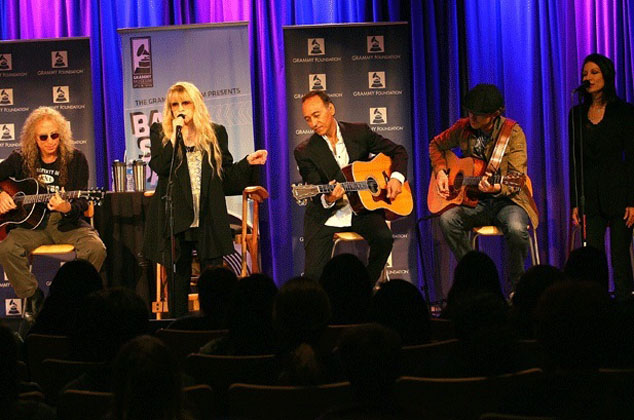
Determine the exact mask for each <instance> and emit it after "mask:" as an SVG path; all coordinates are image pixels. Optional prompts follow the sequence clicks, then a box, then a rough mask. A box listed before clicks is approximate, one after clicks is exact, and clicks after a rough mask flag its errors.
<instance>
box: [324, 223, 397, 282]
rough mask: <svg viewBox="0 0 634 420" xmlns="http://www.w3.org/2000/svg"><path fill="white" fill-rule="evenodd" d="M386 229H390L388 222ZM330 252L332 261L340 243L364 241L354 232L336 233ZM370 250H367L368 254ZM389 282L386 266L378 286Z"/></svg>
mask: <svg viewBox="0 0 634 420" xmlns="http://www.w3.org/2000/svg"><path fill="white" fill-rule="evenodd" d="M387 225H388V227H390V222H387ZM332 240H333V242H332V252H331V253H330V258H331V259H332V258H333V257H334V256H335V251H336V249H337V245H338V244H339V243H341V242H357V241H365V238H364V237H363V236H361V235H359V234H358V233H356V232H337V233H335V234H334V235H333V237H332ZM369 253H370V250H369V249H368V254H369ZM387 281H390V276H389V275H388V273H387V264H385V266H384V267H383V271H381V276H380V277H379V280H378V281H377V283H378V284H381V283H385V282H387Z"/></svg>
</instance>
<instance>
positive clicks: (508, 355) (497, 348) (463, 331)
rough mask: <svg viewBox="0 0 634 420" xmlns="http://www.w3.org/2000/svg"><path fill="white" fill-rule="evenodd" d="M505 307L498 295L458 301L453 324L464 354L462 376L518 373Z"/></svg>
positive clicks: (482, 294)
mask: <svg viewBox="0 0 634 420" xmlns="http://www.w3.org/2000/svg"><path fill="white" fill-rule="evenodd" d="M508 313H509V307H508V304H507V303H506V302H505V301H504V300H503V299H500V296H499V295H496V294H493V293H490V292H480V293H477V294H474V295H473V296H470V297H466V298H465V299H461V300H460V302H459V303H458V305H456V306H455V307H454V308H453V317H452V322H453V324H454V329H455V332H456V338H457V339H458V340H460V343H461V346H462V349H463V352H462V355H463V356H462V359H461V360H460V361H459V363H456V364H460V368H458V370H459V369H463V371H462V376H489V375H499V374H503V373H510V372H514V371H517V370H520V369H521V368H522V367H523V366H518V363H520V361H519V360H518V357H517V351H518V349H517V346H516V335H515V334H514V333H513V331H512V329H511V328H510V324H509V318H508Z"/></svg>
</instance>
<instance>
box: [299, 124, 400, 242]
mask: <svg viewBox="0 0 634 420" xmlns="http://www.w3.org/2000/svg"><path fill="white" fill-rule="evenodd" d="M339 128H340V130H341V136H342V137H343V142H344V143H345V145H346V150H347V151H348V156H349V157H350V163H352V162H354V161H358V160H360V161H368V160H370V153H373V154H378V153H384V154H386V155H387V156H389V157H390V158H392V168H391V169H392V171H393V172H394V171H397V172H400V173H402V174H403V176H407V151H406V150H405V148H404V147H403V146H401V145H398V144H396V143H394V142H392V141H391V140H388V139H386V138H384V137H382V136H381V135H379V134H377V133H375V132H374V131H372V130H371V129H370V127H369V126H368V125H367V124H359V123H346V122H339ZM295 161H296V162H297V167H298V168H299V173H300V175H301V176H302V179H303V181H304V182H305V183H308V184H327V183H328V182H330V181H331V180H333V179H336V180H337V181H339V182H343V181H345V178H344V176H343V173H342V172H341V169H340V168H339V165H338V164H337V161H336V160H335V157H334V156H333V154H332V151H331V150H330V148H329V147H328V144H326V141H325V140H324V139H323V138H322V137H321V136H319V135H317V134H313V135H312V136H311V137H310V138H308V139H307V140H305V141H303V142H302V143H300V144H299V145H298V146H297V147H296V148H295ZM336 207H337V206H333V207H331V208H328V209H325V208H324V207H323V205H322V204H321V198H320V196H315V197H313V198H312V199H311V200H309V202H308V205H307V207H306V213H305V216H304V217H305V219H311V222H313V223H314V224H316V225H323V224H324V223H325V222H326V220H328V218H329V217H330V216H332V215H333V213H334V212H335V211H336V210H337V208H336ZM304 229H305V231H304V235H305V236H306V235H308V234H309V233H310V232H306V224H305V228H304Z"/></svg>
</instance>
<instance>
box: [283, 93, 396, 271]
mask: <svg viewBox="0 0 634 420" xmlns="http://www.w3.org/2000/svg"><path fill="white" fill-rule="evenodd" d="M302 113H303V115H304V120H306V123H307V124H308V126H309V127H310V128H311V129H312V130H313V131H314V132H315V134H313V135H312V136H311V137H310V138H309V139H307V140H305V141H304V142H302V143H301V144H299V145H298V146H297V147H296V148H295V160H296V161H297V166H298V168H299V173H300V175H301V176H302V179H303V181H304V182H305V183H308V184H315V185H319V184H328V183H330V184H336V186H335V188H334V190H333V191H332V192H331V193H330V194H324V195H318V196H316V197H313V198H312V199H311V200H310V201H309V202H308V206H307V208H306V213H305V215H304V249H305V251H306V262H305V268H304V275H305V276H307V277H310V278H313V279H315V280H318V279H319V277H320V276H321V272H322V270H323V268H324V265H325V264H326V263H327V262H328V260H329V259H330V254H331V250H332V240H333V235H334V234H335V233H337V232H344V231H348V232H349V231H352V232H356V233H359V234H360V235H362V236H363V237H364V238H365V239H366V241H367V242H368V244H369V245H370V256H369V259H368V272H369V274H370V279H371V280H372V281H377V280H378V279H379V276H380V275H381V271H382V270H383V267H384V266H385V262H386V261H387V258H388V257H389V255H390V252H391V251H392V242H393V239H392V232H391V231H390V229H389V228H388V226H387V225H386V223H385V220H384V215H383V211H374V212H361V213H359V214H355V213H354V212H353V210H352V207H351V206H350V203H349V202H348V199H347V197H346V196H345V194H344V189H343V187H342V186H341V184H339V183H340V182H343V181H345V178H344V175H343V173H342V172H341V168H342V167H344V166H346V165H348V164H350V163H352V162H354V161H358V160H360V161H367V160H370V154H378V153H384V154H385V155H387V156H389V157H390V158H392V167H391V171H392V174H391V178H390V180H389V182H388V184H387V196H388V198H389V199H393V198H395V197H396V196H397V195H398V194H400V193H401V186H402V184H403V182H404V181H405V176H404V174H405V173H407V151H406V150H405V148H404V147H403V146H400V145H398V144H395V143H394V142H392V141H390V140H388V139H386V138H383V137H381V136H380V135H378V134H376V133H375V132H374V131H372V130H371V129H370V127H369V126H368V125H367V124H358V123H357V124H355V123H345V122H337V120H336V119H335V106H334V104H333V103H332V101H331V100H330V97H329V96H328V95H327V94H326V93H325V92H322V91H312V92H309V93H307V94H306V95H304V97H303V98H302Z"/></svg>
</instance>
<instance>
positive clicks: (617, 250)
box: [610, 216, 634, 299]
mask: <svg viewBox="0 0 634 420" xmlns="http://www.w3.org/2000/svg"><path fill="white" fill-rule="evenodd" d="M631 246H632V228H628V227H627V226H626V225H625V220H623V218H622V216H621V217H619V216H615V217H612V218H611V219H610V256H611V258H612V271H613V274H614V293H615V295H616V298H617V299H626V298H628V297H630V296H631V294H632V287H633V286H634V284H633V283H634V280H633V279H632V262H631V260H630V248H631Z"/></svg>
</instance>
